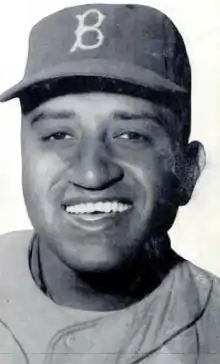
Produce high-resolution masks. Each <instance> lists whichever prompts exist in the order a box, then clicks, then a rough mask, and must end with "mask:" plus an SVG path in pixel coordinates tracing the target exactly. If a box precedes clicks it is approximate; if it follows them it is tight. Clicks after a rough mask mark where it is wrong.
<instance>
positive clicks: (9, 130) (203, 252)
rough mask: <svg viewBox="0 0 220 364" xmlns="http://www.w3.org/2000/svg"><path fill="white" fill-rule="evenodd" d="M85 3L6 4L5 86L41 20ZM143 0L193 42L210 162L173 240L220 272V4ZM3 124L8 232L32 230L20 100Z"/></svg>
mask: <svg viewBox="0 0 220 364" xmlns="http://www.w3.org/2000/svg"><path fill="white" fill-rule="evenodd" d="M103 2H106V3H107V2H108V1H103ZM120 2H121V3H128V1H120ZM82 3H83V1H77V2H76V1H73V0H72V1H68V0H53V1H30V0H29V1H28V0H19V1H17V2H16V1H15V0H7V1H3V2H2V4H1V5H0V47H1V49H0V55H1V56H0V91H4V90H5V89H7V88H8V87H10V86H11V85H13V84H14V83H16V82H17V81H19V80H20V78H22V75H23V71H24V66H25V59H26V55H27V44H28V43H27V40H28V34H29V31H30V29H31V27H32V26H33V24H34V23H36V22H37V21H38V20H40V19H41V18H42V17H44V16H46V15H48V14H50V13H52V12H54V11H57V10H59V9H61V8H63V7H67V6H73V5H77V4H82ZM86 3H87V1H86ZM90 3H94V2H93V1H90ZM110 3H117V1H111V2H110ZM138 3H141V4H145V5H151V6H153V7H157V8H158V9H160V10H162V11H164V12H165V13H166V14H167V15H168V16H170V17H171V19H172V20H173V21H174V23H175V24H176V25H177V27H178V28H179V30H180V32H181V33H182V35H183V37H184V39H185V43H186V46H187V49H188V53H189V56H190V60H191V65H192V71H193V93H192V111H193V113H192V135H191V139H198V140H200V141H202V142H203V144H204V146H205V148H206V153H207V165H206V168H205V170H204V173H203V175H202V177H201V178H200V180H199V182H198V184H197V187H196V189H195V192H194V194H193V198H192V200H191V202H190V203H189V205H188V206H187V207H184V208H181V210H180V211H179V214H178V217H177V220H176V221H175V224H174V227H173V228H172V230H171V234H170V235H171V238H172V244H173V247H174V248H175V249H176V250H177V251H178V252H179V253H180V254H182V255H183V256H184V257H186V258H187V259H189V260H191V261H193V262H194V263H195V264H197V265H199V266H201V267H203V268H206V269H208V270H210V271H212V272H214V273H216V274H217V275H218V276H220V217H219V216H220V162H219V159H220V116H219V114H220V2H219V0H182V1H177V0H147V1H139V2H138ZM137 41H138V40H137ZM0 123H1V124H0V234H1V233H5V232H8V231H12V230H20V229H26V228H29V227H30V222H29V220H28V217H27V214H26V210H25V207H24V204H23V199H22V189H21V178H20V175H21V161H20V140H19V138H20V137H19V132H20V108H19V103H18V101H17V100H13V101H10V102H8V103H6V104H1V105H0Z"/></svg>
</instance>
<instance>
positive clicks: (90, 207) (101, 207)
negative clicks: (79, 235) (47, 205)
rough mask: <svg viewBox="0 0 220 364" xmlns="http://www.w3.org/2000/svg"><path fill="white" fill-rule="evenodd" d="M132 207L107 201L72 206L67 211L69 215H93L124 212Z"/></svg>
mask: <svg viewBox="0 0 220 364" xmlns="http://www.w3.org/2000/svg"><path fill="white" fill-rule="evenodd" d="M130 207H131V205H130V204H124V203H121V202H117V201H113V202H110V201H106V202H102V201H99V202H96V203H92V202H89V203H80V204H77V205H71V206H67V207H66V211H67V212H68V213H69V214H92V213H95V212H101V213H106V214H109V213H110V212H123V211H126V210H128V209H129V208H130Z"/></svg>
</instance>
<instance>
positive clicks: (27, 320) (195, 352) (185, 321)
mask: <svg viewBox="0 0 220 364" xmlns="http://www.w3.org/2000/svg"><path fill="white" fill-rule="evenodd" d="M32 235H33V233H32V232H15V233H10V234H7V235H4V236H2V237H1V238H0V364H27V363H29V364H138V363H141V364H144V363H146V364H219V363H220V281H219V280H218V279H217V278H216V277H214V276H213V275H211V274H209V273H207V272H205V271H203V270H201V269H199V268H197V267H195V266H194V265H193V264H191V263H189V262H187V261H183V262H181V263H180V264H178V265H177V266H176V267H175V268H174V269H172V270H171V271H170V273H169V274H168V275H167V277H166V278H165V279H164V281H163V282H162V284H161V285H160V286H159V287H158V288H157V289H156V290H155V291H154V292H153V293H151V294H150V295H148V296H147V297H146V298H144V299H142V300H141V301H140V302H138V303H135V304H133V305H131V306H130V307H128V308H125V309H122V310H118V311H111V312H91V311H81V310H74V309H72V308H67V307H63V306H59V305H57V304H55V303H54V302H53V301H51V299H50V298H48V297H47V296H45V294H44V293H43V292H42V291H41V290H40V289H39V288H38V286H37V285H36V283H35V282H34V280H33V278H32V276H31V273H30V269H29V265H28V248H29V244H30V241H31V239H32Z"/></svg>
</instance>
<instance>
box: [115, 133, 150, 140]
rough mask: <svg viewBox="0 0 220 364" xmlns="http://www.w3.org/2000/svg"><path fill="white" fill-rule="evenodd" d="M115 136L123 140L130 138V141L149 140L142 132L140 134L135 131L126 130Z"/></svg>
mask: <svg viewBox="0 0 220 364" xmlns="http://www.w3.org/2000/svg"><path fill="white" fill-rule="evenodd" d="M116 138H119V139H124V140H132V141H140V142H141V141H147V140H148V141H149V138H148V137H147V136H145V135H143V134H140V133H138V132H136V131H128V132H124V133H121V134H119V135H117V136H116Z"/></svg>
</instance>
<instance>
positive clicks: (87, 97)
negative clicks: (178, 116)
mask: <svg viewBox="0 0 220 364" xmlns="http://www.w3.org/2000/svg"><path fill="white" fill-rule="evenodd" d="M44 110H45V111H46V110H53V111H56V110H57V111H59V110H70V111H74V112H75V113H78V114H88V113H94V114H97V115H98V114H99V115H102V114H103V115H106V114H111V113H112V112H114V111H127V112H133V113H134V112H137V113H138V112H148V113H150V114H157V113H160V112H162V110H163V108H162V107H159V106H158V105H155V104H154V103H153V102H150V101H148V100H145V99H142V98H139V97H134V96H128V95H118V94H113V93H106V92H88V93H79V94H68V95H65V96H58V97H54V98H52V99H49V100H48V101H46V102H44V103H42V104H40V105H39V106H38V107H37V108H35V109H34V110H33V112H32V113H36V112H39V111H44Z"/></svg>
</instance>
